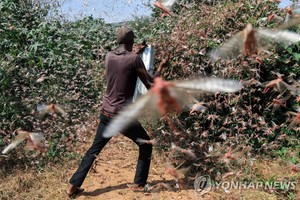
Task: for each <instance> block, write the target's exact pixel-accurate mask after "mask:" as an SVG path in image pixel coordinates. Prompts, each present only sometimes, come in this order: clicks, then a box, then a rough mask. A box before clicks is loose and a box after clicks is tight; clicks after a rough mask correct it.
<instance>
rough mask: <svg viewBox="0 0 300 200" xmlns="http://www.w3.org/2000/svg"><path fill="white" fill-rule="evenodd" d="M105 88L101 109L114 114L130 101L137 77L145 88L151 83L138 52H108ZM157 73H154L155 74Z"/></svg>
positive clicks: (151, 80) (151, 79)
mask: <svg viewBox="0 0 300 200" xmlns="http://www.w3.org/2000/svg"><path fill="white" fill-rule="evenodd" d="M105 67H106V76H107V88H106V93H105V95H104V98H103V105H102V109H103V110H104V111H106V112H109V113H112V114H116V113H118V112H119V111H120V110H121V109H123V108H124V107H125V106H126V105H127V104H128V103H131V102H132V97H133V94H134V90H135V86H136V80H137V77H139V78H140V79H141V81H142V82H143V83H144V85H145V86H146V88H147V89H149V88H150V87H151V85H152V83H153V77H151V76H150V75H149V74H148V72H147V70H146V68H145V66H144V63H143V61H142V59H141V58H140V56H139V55H138V54H135V53H132V52H129V51H122V52H119V53H116V52H114V51H111V52H108V53H107V55H106V58H105ZM157 75H158V74H155V76H157Z"/></svg>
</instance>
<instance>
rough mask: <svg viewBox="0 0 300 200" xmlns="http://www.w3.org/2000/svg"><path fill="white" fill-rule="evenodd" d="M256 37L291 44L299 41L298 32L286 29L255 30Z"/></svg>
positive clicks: (299, 35)
mask: <svg viewBox="0 0 300 200" xmlns="http://www.w3.org/2000/svg"><path fill="white" fill-rule="evenodd" d="M257 37H258V38H261V39H271V40H272V41H275V42H280V43H284V44H292V43H297V42H299V41H300V34H298V33H294V32H291V31H286V30H267V29H259V30H257ZM264 41H266V40H264Z"/></svg>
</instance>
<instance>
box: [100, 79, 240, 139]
mask: <svg viewBox="0 0 300 200" xmlns="http://www.w3.org/2000/svg"><path fill="white" fill-rule="evenodd" d="M241 89H242V84H241V83H240V82H239V81H236V80H231V79H221V78H214V77H203V78H200V79H193V80H177V81H165V80H163V79H162V78H161V77H157V78H155V79H154V84H153V86H152V87H151V89H150V90H149V91H148V92H147V94H145V95H144V96H141V97H140V98H138V99H137V101H135V102H134V103H132V104H129V105H128V106H126V107H125V108H124V109H123V110H122V111H120V113H119V114H118V115H116V116H115V117H114V118H113V119H112V121H111V122H110V124H109V125H108V127H107V128H106V130H105V131H104V133H103V137H105V138H110V137H112V136H114V135H115V134H117V133H119V132H122V131H124V129H126V128H128V126H129V125H130V124H131V123H132V122H134V121H135V120H136V119H137V118H138V117H139V116H141V114H142V113H145V109H146V110H148V112H149V111H150V112H151V113H149V114H152V113H158V114H159V115H160V116H161V117H162V118H163V119H164V120H166V121H167V122H168V123H169V125H170V126H171V128H172V126H173V125H172V123H171V122H170V120H169V118H168V115H176V114H180V113H181V112H182V108H183V107H184V106H185V105H186V104H187V103H188V102H189V99H191V98H192V96H193V95H196V94H199V93H202V92H210V93H216V92H237V91H239V90H241Z"/></svg>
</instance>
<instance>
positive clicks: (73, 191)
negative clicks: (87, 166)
mask: <svg viewBox="0 0 300 200" xmlns="http://www.w3.org/2000/svg"><path fill="white" fill-rule="evenodd" d="M83 191H84V189H83V188H79V187H76V186H71V189H68V190H66V193H67V195H68V196H69V197H72V196H75V195H78V194H80V193H82V192H83Z"/></svg>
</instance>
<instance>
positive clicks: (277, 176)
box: [0, 137, 300, 200]
mask: <svg viewBox="0 0 300 200" xmlns="http://www.w3.org/2000/svg"><path fill="white" fill-rule="evenodd" d="M119 139H120V138H118V137H117V140H118V141H119ZM123 141H124V140H123ZM128 142H130V141H125V143H128ZM114 144H116V143H114V141H113V142H112V144H111V145H114ZM126 146H127V147H128V148H129V149H128V151H129V152H128V153H129V154H130V155H131V154H132V153H133V152H134V151H136V149H135V148H133V147H134V146H132V145H129V146H128V145H126ZM112 151H115V154H113V155H114V156H113V159H112V160H110V159H109V158H111V155H112ZM123 151H124V148H111V146H110V148H108V149H107V150H105V151H104V152H103V153H102V158H103V159H107V160H110V161H111V162H115V161H114V160H118V158H119V157H120V156H122V155H123V156H124V154H123ZM154 157H156V158H154V162H153V164H152V168H158V169H155V171H156V172H163V171H164V169H163V166H162V165H160V164H158V163H156V162H155V161H156V160H157V159H158V160H159V157H160V156H159V155H154ZM123 159H124V158H123ZM135 159H136V158H135V157H134V156H131V157H130V159H129V160H128V163H129V162H130V163H134V162H135ZM120 163H123V164H124V160H123V161H118V162H117V163H115V164H117V165H120ZM101 167H102V168H101ZM115 167H118V166H115ZM119 167H120V166H119ZM122 168H123V171H126V170H127V171H128V176H130V177H127V178H126V177H124V180H125V179H126V180H127V179H128V180H129V179H131V178H132V177H131V176H132V175H133V172H132V166H129V167H126V166H125V167H122ZM124 168H126V169H124ZM245 168H246V169H247V168H248V166H245ZM70 169H71V170H70ZM75 169H76V165H75V164H74V163H73V162H72V163H71V164H70V163H66V164H65V166H59V167H51V168H50V167H48V168H45V169H44V171H43V172H39V173H38V172H36V171H16V172H15V173H14V174H12V175H9V176H7V177H5V178H4V177H2V179H1V182H0V199H3V200H6V199H7V200H8V199H9V200H11V199H30V200H32V199H67V196H66V194H65V189H66V188H67V184H68V183H67V182H68V180H69V178H70V176H71V174H72V172H73V171H74V170H75ZM97 169H98V170H96V172H94V173H93V174H92V175H91V176H89V178H88V179H87V180H86V183H85V184H86V185H89V184H90V183H88V182H91V183H92V182H93V183H97V184H96V188H97V189H96V190H101V188H99V187H101V185H102V186H103V187H105V188H107V189H108V190H109V192H106V193H103V194H100V193H99V194H97V195H95V196H86V197H85V196H84V195H82V196H81V197H80V198H79V199H86V198H88V199H107V198H106V197H108V196H109V197H110V198H109V199H114V196H115V197H118V198H119V197H120V194H123V197H122V198H123V199H124V198H125V199H134V198H136V197H138V199H153V197H154V196H151V195H150V196H144V195H142V194H134V193H132V192H131V191H127V190H126V188H116V189H113V188H114V187H113V186H104V184H105V183H104V184H102V183H101V184H100V183H99V176H102V175H103V174H105V173H107V172H105V171H103V166H97ZM287 169H288V166H287V165H286V164H285V163H284V162H283V161H282V160H281V159H277V160H269V161H266V160H262V161H257V162H256V163H255V164H254V166H253V167H252V168H251V169H248V170H247V171H243V172H242V174H243V175H245V177H248V178H250V177H251V176H252V179H251V180H252V181H254V182H255V181H259V180H265V181H267V180H282V179H283V178H288V180H294V181H296V182H298V183H297V185H296V190H295V191H293V192H294V196H295V198H294V199H297V196H300V195H299V194H300V192H299V191H300V183H299V177H300V173H291V172H290V171H289V170H287ZM253 171H255V172H256V173H253ZM95 173H98V175H99V176H98V175H97V174H95ZM151 173H152V174H153V170H151V172H150V174H151ZM247 173H250V174H251V175H250V176H248V175H249V174H247ZM118 174H119V173H118V172H114V173H111V174H110V176H109V177H107V178H108V179H109V180H110V182H109V184H115V185H119V184H123V183H119V182H118V181H117V182H116V183H115V182H114V177H113V176H116V179H115V180H117V177H119V176H120V175H118ZM122 174H123V175H125V173H123V172H122ZM159 174H160V173H159ZM161 176H165V175H160V177H161ZM150 177H151V175H150ZM157 177H158V176H157ZM230 178H232V179H235V180H236V177H234V176H232V177H230ZM125 182H126V181H125ZM124 184H125V183H124ZM83 186H85V185H83ZM105 188H104V189H105ZM86 189H88V188H86ZM88 190H89V189H88ZM92 191H95V188H93V190H92ZM157 196H158V199H224V200H225V199H244V200H255V199H267V200H268V199H270V200H275V199H279V200H281V199H289V198H288V196H287V195H283V194H282V193H281V194H278V193H276V191H273V193H272V192H271V191H261V190H230V191H226V192H225V191H224V190H221V189H219V190H216V189H213V190H212V191H211V192H209V193H208V194H206V195H204V196H202V197H201V196H198V195H197V193H196V192H195V191H193V189H191V188H190V189H188V190H181V191H180V190H179V191H173V192H172V191H162V192H160V193H159V194H158V195H157ZM155 198H156V197H155ZM291 199H292V198H291ZM298 199H299V198H298Z"/></svg>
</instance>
